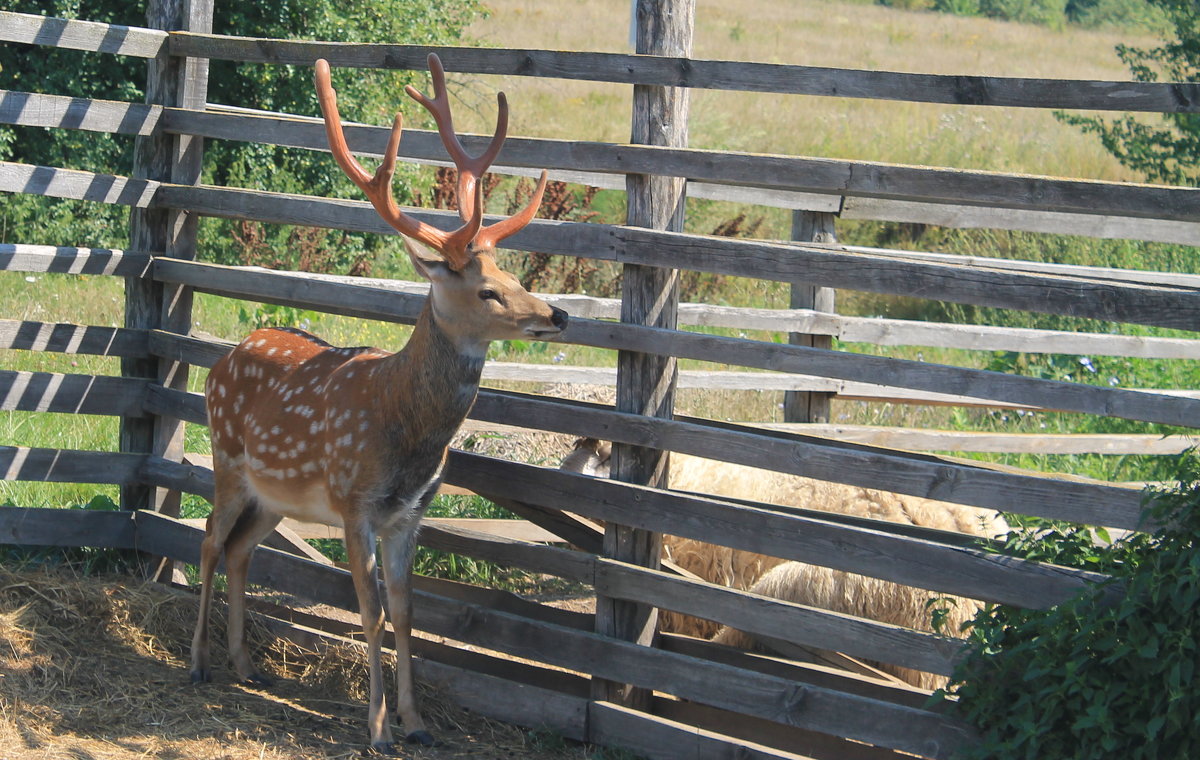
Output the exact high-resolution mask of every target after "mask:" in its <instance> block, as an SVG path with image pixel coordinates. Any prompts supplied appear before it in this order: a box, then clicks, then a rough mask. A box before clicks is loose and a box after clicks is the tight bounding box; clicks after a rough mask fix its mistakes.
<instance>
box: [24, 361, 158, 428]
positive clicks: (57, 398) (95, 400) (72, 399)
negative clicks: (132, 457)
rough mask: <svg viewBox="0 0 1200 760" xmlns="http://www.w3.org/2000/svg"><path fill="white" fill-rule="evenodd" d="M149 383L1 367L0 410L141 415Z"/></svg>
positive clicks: (120, 378) (118, 378) (122, 415)
mask: <svg viewBox="0 0 1200 760" xmlns="http://www.w3.org/2000/svg"><path fill="white" fill-rule="evenodd" d="M146 386H147V382H146V381H145V380H141V379H137V378H126V377H105V376H102V375H100V376H98V375H64V374H59V373H56V372H19V371H14V370H0V409H2V410H5V411H22V412H61V413H65V414H106V415H118V416H121V417H140V416H141V415H142V400H143V399H144V398H145V395H146Z"/></svg>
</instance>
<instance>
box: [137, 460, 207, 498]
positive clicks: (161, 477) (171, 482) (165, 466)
mask: <svg viewBox="0 0 1200 760" xmlns="http://www.w3.org/2000/svg"><path fill="white" fill-rule="evenodd" d="M138 482H140V483H143V484H145V485H149V486H157V487H159V488H168V489H170V490H172V491H182V492H184V493H192V494H196V495H197V496H202V497H204V498H205V499H208V500H209V501H210V502H211V501H212V499H213V490H214V489H213V474H212V469H211V468H210V467H203V466H199V465H196V464H192V463H189V462H186V461H185V462H174V461H171V460H169V459H163V458H162V457H146V458H145V461H144V462H143V463H142V465H141V467H140V468H139V469H138Z"/></svg>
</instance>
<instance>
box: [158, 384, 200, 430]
mask: <svg viewBox="0 0 1200 760" xmlns="http://www.w3.org/2000/svg"><path fill="white" fill-rule="evenodd" d="M143 408H144V409H145V411H146V413H148V414H154V415H160V416H165V417H174V418H175V419H177V420H184V421H186V422H193V423H195V424H197V425H208V412H207V411H206V410H205V408H204V396H203V395H202V394H200V393H187V392H185V391H180V390H176V389H174V388H166V387H163V386H162V385H159V384H158V383H150V384H149V385H148V386H147V387H146V398H145V402H144V407H143Z"/></svg>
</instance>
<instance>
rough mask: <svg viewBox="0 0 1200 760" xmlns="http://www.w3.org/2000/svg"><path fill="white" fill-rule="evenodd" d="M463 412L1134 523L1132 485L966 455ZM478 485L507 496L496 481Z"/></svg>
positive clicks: (714, 426) (537, 411)
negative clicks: (977, 459) (492, 484)
mask: <svg viewBox="0 0 1200 760" xmlns="http://www.w3.org/2000/svg"><path fill="white" fill-rule="evenodd" d="M471 415H472V417H473V418H474V419H481V420H492V421H512V420H520V421H521V424H523V425H536V426H537V427H539V428H541V429H543V430H550V431H553V432H559V433H568V434H571V435H580V436H588V437H592V438H601V439H609V440H618V439H624V440H626V441H627V442H630V443H635V444H637V443H642V444H646V443H653V444H654V445H656V446H659V447H661V448H663V449H669V450H671V451H678V452H681V453H684V454H691V455H693V456H699V457H704V458H707V459H713V460H719V461H728V462H733V463H735V464H741V465H745V466H747V467H758V468H762V469H764V470H775V471H777V472H786V473H790V474H793V475H802V476H804V477H811V478H816V479H818V480H827V481H831V482H835V483H847V484H849V485H856V486H862V487H864V488H879V489H882V490H887V491H894V492H897V493H906V494H910V495H912V496H921V497H924V498H928V499H938V500H941V501H951V502H956V503H961V504H972V505H974V506H980V507H988V508H991V509H998V510H1002V511H1009V512H1019V513H1023V514H1033V515H1037V516H1040V517H1049V518H1052V519H1059V520H1070V521H1073V522H1082V523H1086V524H1089V525H1108V526H1111V527H1117V528H1127V529H1136V528H1137V527H1138V526H1139V524H1140V519H1141V499H1142V492H1141V491H1140V490H1138V489H1135V488H1131V487H1122V486H1121V485H1119V484H1114V483H1107V482H1104V481H1098V480H1088V479H1084V478H1074V477H1068V476H1056V475H1046V474H1043V473H1037V472H1034V471H1030V470H1018V469H1016V468H1001V467H998V466H996V465H989V464H986V463H982V462H975V461H971V460H962V459H954V458H951V457H945V456H932V455H928V454H912V453H908V452H903V451H897V450H894V449H885V448H875V447H872V446H866V445H862V444H857V443H849V442H843V441H835V440H830V439H824V438H819V437H809V436H798V435H788V434H785V433H777V432H773V431H766V430H761V429H754V428H744V427H739V426H736V425H732V424H727V423H717V422H712V421H701V420H695V419H692V420H688V419H677V420H673V421H666V420H653V421H650V420H645V419H640V418H639V417H638V416H637V415H630V414H624V413H621V412H615V411H613V410H612V409H611V408H609V407H603V406H599V405H594V404H586V403H583V402H577V401H566V400H562V399H555V400H550V399H546V398H543V397H538V396H531V395H525V394H519V393H515V392H511V391H490V390H485V391H482V392H481V393H480V394H479V399H478V401H477V402H476V405H475V407H474V409H472V412H471ZM459 485H464V484H462V483H460V484H459ZM467 487H470V486H467ZM485 492H489V493H494V494H497V495H501V496H505V495H508V494H506V493H505V492H503V491H500V490H499V489H497V488H491V489H485ZM525 501H531V500H529V499H525ZM535 503H544V502H535ZM551 504H554V505H555V506H559V507H563V506H565V504H556V503H554V502H551ZM668 532H675V531H668Z"/></svg>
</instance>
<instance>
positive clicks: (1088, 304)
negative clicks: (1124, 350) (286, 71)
mask: <svg viewBox="0 0 1200 760" xmlns="http://www.w3.org/2000/svg"><path fill="white" fill-rule="evenodd" d="M2 168H3V165H2V164H0V170H2ZM2 176H3V174H2V173H0V177H2ZM1198 192H1200V191H1198ZM155 201H156V203H161V204H164V205H169V206H172V207H178V208H186V209H190V210H194V211H197V212H198V213H202V214H208V215H215V216H223V217H226V218H235V219H259V220H263V221H270V222H275V223H287V224H305V225H311V226H323V227H334V228H338V229H349V230H355V231H370V232H384V233H385V234H390V230H386V229H384V227H383V222H381V221H379V220H378V218H377V216H376V215H375V214H374V210H373V209H371V207H370V204H366V203H360V202H356V201H341V200H325V199H313V198H305V197H303V196H289V195H284V194H267V193H253V192H250V191H244V190H243V191H238V190H227V189H218V188H180V187H174V186H171V187H162V188H159V189H158V191H157V192H156V193H155ZM1198 207H1200V205H1198ZM406 212H407V210H406ZM413 216H416V217H421V218H422V219H423V220H426V221H430V222H431V223H434V224H441V225H443V226H444V225H447V224H449V223H450V222H451V218H452V216H453V214H452V212H445V213H429V212H420V211H414V212H413ZM508 242H509V244H510V245H511V247H513V248H515V249H518V250H538V251H545V252H550V253H557V254H562V255H586V256H589V257H593V258H604V259H612V260H618V261H621V262H622V263H630V264H641V265H644V266H651V267H677V268H681V269H691V270H696V271H704V272H714V273H717V274H725V275H732V276H739V277H752V278H757V279H767V280H777V281H783V282H795V281H805V282H812V283H814V284H816V285H820V286H823V287H832V288H848V289H852V290H863V291H869V292H880V293H896V294H904V295H909V296H916V297H919V298H930V299H936V300H944V301H954V302H960V303H969V304H974V305H979V306H992V307H996V308H1008V309H1021V310H1027V311H1034V312H1041V313H1053V314H1065V315H1068V316H1075V317H1090V318H1094V319H1103V320H1109V321H1118V322H1131V323H1138V324H1149V325H1157V326H1161V327H1173V328H1181V329H1187V330H1191V329H1195V328H1196V327H1197V326H1198V325H1200V289H1197V288H1195V287H1177V286H1169V285H1154V284H1147V283H1137V282H1114V281H1112V280H1108V279H1093V278H1089V277H1079V276H1069V275H1064V274H1034V273H1028V272H1022V271H1011V270H1009V269H1006V268H1004V267H1000V266H997V267H985V266H978V265H969V266H963V265H959V264H957V263H950V262H947V261H933V260H920V259H916V258H903V257H899V256H889V255H881V254H877V253H866V252H862V251H849V250H844V249H842V248H838V247H819V246H815V245H810V246H800V245H787V244H777V243H768V242H764V241H749V240H733V239H728V238H712V237H705V236H700V235H686V234H683V233H672V232H664V231H656V230H645V229H639V228H636V227H614V226H606V225H597V224H578V223H564V222H546V221H542V222H539V221H536V220H535V221H534V222H533V223H532V224H530V225H529V226H528V227H527V228H525V230H523V231H522V232H521V233H519V234H518V235H514V236H513V237H512V238H509V240H508Z"/></svg>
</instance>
